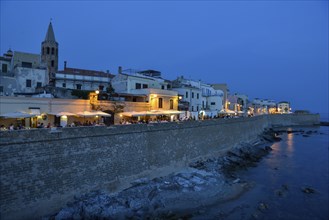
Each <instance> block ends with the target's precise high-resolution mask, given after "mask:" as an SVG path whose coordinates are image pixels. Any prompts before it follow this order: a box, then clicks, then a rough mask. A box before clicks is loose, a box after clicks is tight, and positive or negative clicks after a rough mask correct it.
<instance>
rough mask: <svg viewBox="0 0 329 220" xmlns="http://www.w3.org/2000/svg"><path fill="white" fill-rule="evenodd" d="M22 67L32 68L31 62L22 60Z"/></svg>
mask: <svg viewBox="0 0 329 220" xmlns="http://www.w3.org/2000/svg"><path fill="white" fill-rule="evenodd" d="M22 67H27V68H32V63H29V62H22Z"/></svg>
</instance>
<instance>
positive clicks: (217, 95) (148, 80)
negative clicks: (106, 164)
mask: <svg viewBox="0 0 329 220" xmlns="http://www.w3.org/2000/svg"><path fill="white" fill-rule="evenodd" d="M58 54H59V44H58V43H57V42H56V39H55V34H54V31H53V27H52V23H50V24H49V26H48V30H47V33H46V37H45V40H44V41H43V42H42V43H41V50H40V54H32V53H26V52H19V51H12V50H10V49H9V50H8V51H7V52H6V53H5V54H4V55H3V56H1V57H0V68H1V71H0V73H1V75H0V98H1V97H4V96H6V97H25V98H26V99H28V98H29V97H31V98H37V97H38V98H48V99H76V98H85V99H87V98H90V105H91V106H92V108H94V109H102V110H108V111H111V112H112V113H115V112H116V111H117V110H116V109H115V108H116V105H117V103H121V104H120V105H121V106H123V107H122V108H121V112H122V114H123V115H124V114H125V115H130V116H131V115H133V114H131V112H137V110H139V111H144V112H146V111H158V112H159V111H161V113H163V114H166V113H168V114H169V112H170V113H171V116H173V115H175V116H177V113H175V114H173V111H179V112H180V113H181V114H180V116H178V117H185V118H194V119H198V118H204V117H205V116H206V117H214V116H218V114H219V113H227V112H232V111H233V112H234V113H240V114H245V115H246V114H247V113H249V114H268V113H277V112H280V113H288V112H290V110H291V109H290V105H289V103H288V102H282V103H278V105H277V103H275V102H274V101H272V100H260V99H255V100H253V101H252V102H250V101H249V100H248V96H247V95H243V94H237V93H235V94H230V91H229V89H228V87H227V85H226V84H224V83H223V84H209V83H205V82H202V81H201V80H193V79H186V78H185V77H184V76H179V77H177V78H176V79H174V80H168V79H164V78H163V77H162V73H161V72H160V71H157V70H133V69H125V70H124V69H123V68H122V67H119V68H118V71H117V73H116V74H113V73H110V72H109V71H96V70H86V69H79V68H71V67H68V66H67V62H66V61H65V62H64V68H63V70H58ZM96 92H97V94H96ZM90 94H91V96H90ZM93 94H96V95H97V96H95V95H93ZM0 101H1V100H0ZM111 102H112V104H111ZM109 103H110V104H109ZM113 103H115V104H113ZM127 103H130V104H127ZM120 105H119V106H120ZM125 106H129V109H128V108H126V107H125ZM133 106H136V108H134V107H133ZM140 106H143V107H140ZM11 109H12V108H11ZM70 109H71V108H70ZM0 110H1V109H0ZM16 110H18V109H16ZM71 110H72V109H71ZM79 110H86V109H79ZM1 111H2V112H0V115H1V114H3V113H6V112H3V111H7V110H5V109H2V110H1ZM63 111H65V109H63ZM166 111H167V112H166ZM122 114H121V115H122ZM159 114H160V113H159ZM135 115H138V113H135Z"/></svg>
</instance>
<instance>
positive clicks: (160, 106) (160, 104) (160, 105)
mask: <svg viewBox="0 0 329 220" xmlns="http://www.w3.org/2000/svg"><path fill="white" fill-rule="evenodd" d="M159 108H162V98H159Z"/></svg>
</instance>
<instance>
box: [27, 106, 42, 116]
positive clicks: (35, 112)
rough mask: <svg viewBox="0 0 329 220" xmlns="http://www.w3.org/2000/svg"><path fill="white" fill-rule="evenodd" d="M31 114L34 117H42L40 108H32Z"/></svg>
mask: <svg viewBox="0 0 329 220" xmlns="http://www.w3.org/2000/svg"><path fill="white" fill-rule="evenodd" d="M29 111H30V112H29V113H30V114H32V115H41V112H40V109H39V108H30V109H29Z"/></svg>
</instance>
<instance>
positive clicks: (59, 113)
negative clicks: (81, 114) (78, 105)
mask: <svg viewBox="0 0 329 220" xmlns="http://www.w3.org/2000/svg"><path fill="white" fill-rule="evenodd" d="M48 114H49V115H56V116H57V117H60V116H64V115H65V116H76V114H74V113H72V112H56V113H54V112H52V113H48Z"/></svg>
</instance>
